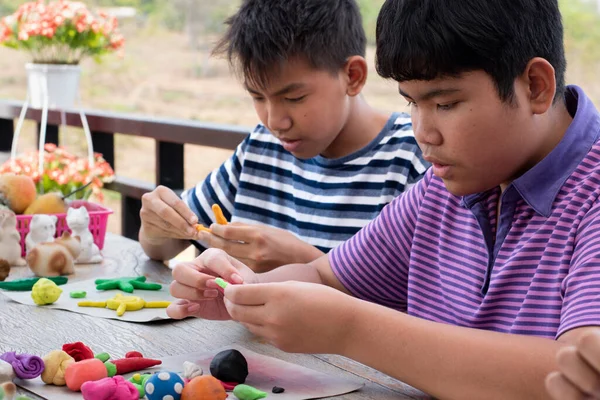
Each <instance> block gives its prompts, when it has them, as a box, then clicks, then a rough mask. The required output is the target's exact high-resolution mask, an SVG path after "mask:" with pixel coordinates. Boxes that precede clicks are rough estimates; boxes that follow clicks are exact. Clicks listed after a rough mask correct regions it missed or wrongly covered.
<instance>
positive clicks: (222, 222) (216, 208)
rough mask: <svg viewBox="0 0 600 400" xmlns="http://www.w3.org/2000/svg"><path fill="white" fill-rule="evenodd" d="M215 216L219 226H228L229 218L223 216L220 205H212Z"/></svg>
mask: <svg viewBox="0 0 600 400" xmlns="http://www.w3.org/2000/svg"><path fill="white" fill-rule="evenodd" d="M212 210H213V214H215V218H216V219H217V224H219V225H227V218H225V216H224V215H223V210H221V207H219V205H218V204H213V205H212Z"/></svg>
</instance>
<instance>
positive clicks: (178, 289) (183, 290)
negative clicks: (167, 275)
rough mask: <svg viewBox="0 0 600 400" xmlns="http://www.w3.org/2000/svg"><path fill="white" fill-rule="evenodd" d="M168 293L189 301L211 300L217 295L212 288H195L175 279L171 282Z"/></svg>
mask: <svg viewBox="0 0 600 400" xmlns="http://www.w3.org/2000/svg"><path fill="white" fill-rule="evenodd" d="M169 293H171V295H172V296H173V297H175V298H178V299H184V300H191V301H202V300H213V299H215V298H216V297H217V296H218V295H219V294H218V292H217V291H216V290H214V289H207V290H204V289H196V288H194V287H191V286H187V285H184V284H181V283H179V282H176V281H173V282H171V285H170V286H169Z"/></svg>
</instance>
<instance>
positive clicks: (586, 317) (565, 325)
mask: <svg viewBox="0 0 600 400" xmlns="http://www.w3.org/2000/svg"><path fill="white" fill-rule="evenodd" d="M561 296H562V299H563V302H562V310H561V318H560V326H559V329H558V332H557V334H556V337H557V338H558V337H559V336H560V335H562V334H563V333H565V332H567V331H569V330H571V329H575V328H581V327H584V326H595V325H600V202H599V201H598V200H596V202H595V204H594V206H592V208H591V209H590V211H588V212H587V214H586V216H585V217H584V218H583V219H582V221H581V224H580V229H579V230H578V233H577V236H576V238H575V247H574V251H573V257H572V259H571V264H570V266H569V272H568V273H567V275H566V277H565V278H564V279H563V281H562V285H561Z"/></svg>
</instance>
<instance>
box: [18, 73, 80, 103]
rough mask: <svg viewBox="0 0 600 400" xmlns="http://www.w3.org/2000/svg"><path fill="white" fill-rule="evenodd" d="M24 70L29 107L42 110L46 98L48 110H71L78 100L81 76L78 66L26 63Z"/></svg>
mask: <svg viewBox="0 0 600 400" xmlns="http://www.w3.org/2000/svg"><path fill="white" fill-rule="evenodd" d="M25 69H26V71H27V91H28V95H29V103H30V105H31V107H33V108H38V109H42V108H44V100H45V97H46V96H47V98H48V103H47V108H48V109H58V110H64V109H68V108H73V106H74V105H75V101H76V99H78V91H79V77H80V76H81V67H80V66H79V65H67V64H34V63H27V64H26V65H25Z"/></svg>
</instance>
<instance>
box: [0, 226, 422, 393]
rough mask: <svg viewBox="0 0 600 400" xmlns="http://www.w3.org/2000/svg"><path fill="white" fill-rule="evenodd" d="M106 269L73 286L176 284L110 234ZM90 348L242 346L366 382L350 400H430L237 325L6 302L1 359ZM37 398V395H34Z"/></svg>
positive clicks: (1, 310)
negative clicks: (124, 281)
mask: <svg viewBox="0 0 600 400" xmlns="http://www.w3.org/2000/svg"><path fill="white" fill-rule="evenodd" d="M103 253H104V255H105V261H104V263H103V264H102V265H92V266H78V267H76V268H77V272H76V275H75V276H74V277H72V278H71V279H70V281H71V282H73V281H76V280H84V279H90V278H95V277H101V276H103V275H109V274H110V275H120V276H131V275H144V276H146V277H148V280H149V281H155V282H161V283H168V282H170V281H171V273H170V270H169V269H168V268H167V267H166V266H165V265H164V264H162V263H159V262H155V261H151V260H149V259H148V258H147V257H146V256H145V255H144V254H143V251H142V249H141V247H140V246H139V244H138V243H137V242H135V241H132V240H129V239H125V238H123V237H120V236H116V235H112V234H107V238H106V244H105V249H104V251H103ZM27 276H32V273H31V271H30V270H29V269H28V268H27V267H13V269H12V270H11V275H10V276H9V279H15V278H17V277H27ZM76 341H82V342H84V343H86V344H88V345H89V346H90V347H92V349H93V350H94V351H95V352H101V351H107V352H109V353H110V354H111V355H112V356H113V358H119V357H122V356H124V355H125V353H126V352H128V351H130V350H133V349H135V350H138V351H140V352H142V354H144V355H145V356H148V357H151V358H158V357H166V356H173V355H179V354H185V353H189V352H197V351H210V350H214V349H218V348H221V347H224V346H229V345H231V344H237V345H240V346H243V347H245V348H248V349H250V350H252V351H255V352H257V353H261V354H264V355H267V356H272V357H275V358H279V359H282V360H285V361H288V362H292V363H296V364H299V365H302V366H305V367H307V368H312V369H314V370H318V371H321V372H325V373H328V374H332V375H337V376H346V377H348V376H351V375H354V376H359V377H361V378H363V379H364V380H365V381H366V383H367V384H366V386H365V387H364V388H363V389H361V390H360V391H358V392H355V393H350V394H346V395H343V396H340V397H339V398H340V399H341V398H343V399H382V400H385V399H422V398H428V396H426V395H424V394H423V393H421V392H419V391H417V390H415V389H413V388H411V387H410V386H408V385H405V384H404V383H402V382H400V381H397V380H395V379H392V378H390V377H388V376H387V375H384V374H382V373H380V372H378V371H376V370H374V369H372V368H369V367H366V366H364V365H362V364H359V363H357V362H355V361H352V360H349V359H347V358H344V357H339V356H334V355H307V354H289V353H285V352H282V351H280V350H278V349H276V348H274V347H273V346H270V345H269V344H267V343H265V342H264V341H263V340H261V339H260V338H258V337H256V336H254V335H252V334H251V333H249V332H248V331H247V330H246V329H245V328H244V327H243V326H241V325H240V324H237V323H235V322H231V321H228V322H217V321H206V320H201V319H197V318H196V319H186V320H183V321H173V320H167V321H160V322H153V323H147V324H138V323H129V322H123V321H117V320H108V319H101V318H93V317H91V316H88V315H83V314H78V313H73V312H68V311H63V310H52V309H44V308H43V307H31V306H26V305H21V304H18V303H15V302H12V301H10V300H8V299H7V298H6V297H5V296H0V353H3V352H6V351H16V352H17V353H31V354H36V355H44V354H46V353H48V352H49V351H51V350H55V349H59V348H60V347H61V346H62V344H63V343H70V342H76ZM32 397H33V396H32Z"/></svg>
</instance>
